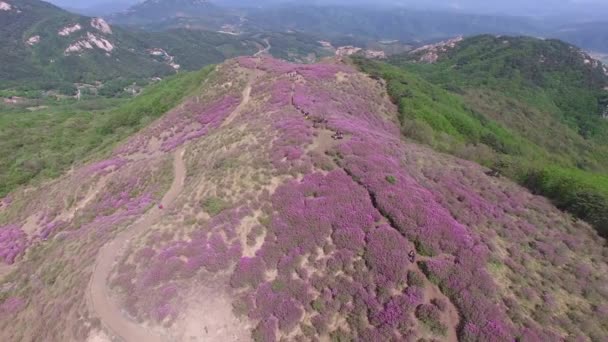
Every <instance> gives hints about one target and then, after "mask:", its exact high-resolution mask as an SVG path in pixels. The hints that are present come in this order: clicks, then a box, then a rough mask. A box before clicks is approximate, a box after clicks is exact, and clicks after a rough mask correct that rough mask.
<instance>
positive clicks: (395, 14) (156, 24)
mask: <svg viewBox="0 0 608 342" xmlns="http://www.w3.org/2000/svg"><path fill="white" fill-rule="evenodd" d="M365 4H366V2H365V1H361V2H356V3H344V2H339V1H333V2H314V1H313V2H307V3H296V2H290V1H262V2H247V1H234V0H231V1H219V0H217V1H206V0H148V1H145V2H143V3H140V4H137V5H135V6H133V7H131V8H130V9H128V10H127V11H123V12H121V13H117V14H114V15H111V16H109V17H108V20H109V21H110V22H112V23H115V24H118V25H127V26H135V27H138V28H143V29H147V30H163V29H167V28H176V27H186V28H200V29H211V30H228V31H232V32H254V31H255V32H259V31H273V32H277V31H278V32H281V31H293V30H295V31H300V32H303V33H307V34H315V35H318V36H324V37H326V38H327V37H338V36H353V37H358V38H367V39H373V40H379V39H398V40H401V41H404V42H413V41H422V42H424V41H428V40H438V39H439V40H440V39H445V38H447V37H453V36H457V35H464V36H471V35H476V34H484V33H491V34H505V35H532V36H537V37H551V38H559V39H564V40H566V41H568V42H570V43H573V44H576V45H580V46H581V47H583V48H585V49H587V50H592V51H599V52H608V28H607V27H608V25H605V23H602V22H588V21H585V22H580V21H579V20H578V19H577V18H579V17H580V16H579V15H578V14H577V15H574V14H573V15H572V16H570V17H567V16H565V15H563V14H560V15H559V16H557V14H556V16H546V17H542V18H541V17H534V16H510V15H504V14H491V13H492V12H491V11H489V10H486V11H478V12H480V13H481V12H483V13H482V14H471V13H473V12H475V11H473V10H472V7H471V6H470V5H471V4H472V2H471V1H468V2H466V1H465V2H463V3H462V6H461V7H459V8H458V9H457V10H455V9H452V10H446V9H447V5H446V4H443V5H437V6H434V7H432V8H434V10H420V9H416V6H414V4H409V3H403V2H399V3H391V2H390V1H387V2H384V3H382V4H383V5H382V6H374V7H370V6H367V5H365ZM408 4H409V5H408ZM518 4H519V3H518ZM596 5H597V4H596ZM596 5H594V6H596ZM408 6H409V7H408ZM508 6H509V7H513V8H514V7H517V6H514V5H513V4H510V5H508ZM518 6H519V5H518ZM526 6H527V5H525V6H524V5H522V6H519V8H527V7H526ZM530 6H536V7H538V4H534V5H530ZM597 6H599V5H597ZM494 7H495V8H498V7H496V6H494ZM579 7H580V8H581V9H580V11H583V10H584V11H587V12H589V11H591V12H592V9H593V8H595V7H593V6H591V5H585V6H583V5H581V6H579ZM427 8H429V7H428V6H427ZM480 8H484V7H483V6H481V7H480ZM564 8H566V7H563V6H562V5H558V6H557V7H556V8H555V12H556V13H562V12H563V10H564ZM467 11H469V12H467ZM494 13H500V11H495V12H494ZM529 13H532V12H529ZM547 13H551V11H549V12H547ZM577 13H578V12H577ZM585 13H586V12H585ZM584 18H597V16H592V15H587V14H586V15H585V16H584Z"/></svg>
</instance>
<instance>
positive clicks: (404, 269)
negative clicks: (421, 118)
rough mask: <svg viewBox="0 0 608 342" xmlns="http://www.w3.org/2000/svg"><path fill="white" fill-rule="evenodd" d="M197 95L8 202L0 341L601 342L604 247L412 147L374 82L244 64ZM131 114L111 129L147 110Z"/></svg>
mask: <svg viewBox="0 0 608 342" xmlns="http://www.w3.org/2000/svg"><path fill="white" fill-rule="evenodd" d="M180 77H181V75H180ZM195 84H196V85H195V86H194V87H193V88H190V91H189V93H188V95H187V96H186V97H185V99H183V100H181V103H178V104H175V105H173V107H172V109H170V110H168V112H167V113H166V114H165V115H163V116H161V117H159V118H158V119H157V120H155V121H153V122H150V121H148V122H149V124H148V125H145V127H144V128H143V129H141V130H139V131H136V132H133V133H132V134H130V135H129V136H128V138H126V139H125V140H123V141H122V142H120V143H118V144H116V145H114V146H115V147H114V149H113V150H112V152H109V153H107V154H105V155H98V156H97V158H98V159H97V160H96V161H91V162H86V163H85V164H81V166H76V167H74V169H73V170H71V171H70V172H68V173H66V174H64V175H63V176H61V177H59V178H57V179H56V180H54V181H51V182H47V183H44V184H41V185H39V186H37V187H33V188H29V189H25V188H21V189H18V190H16V191H13V192H12V193H11V194H10V195H9V196H7V197H6V198H5V199H4V200H3V201H2V206H1V207H0V234H1V235H0V256H1V258H2V261H3V263H4V264H6V265H5V266H3V268H2V271H3V274H5V275H4V276H3V278H2V285H1V286H0V288H1V289H2V290H1V292H0V327H1V329H0V336H1V338H2V340H5V341H19V340H49V341H66V340H98V341H110V340H114V339H122V340H126V341H161V340H171V341H186V340H203V339H209V340H214V341H225V340H250V339H252V340H256V341H278V340H284V339H286V340H315V339H319V340H330V339H333V340H339V341H344V340H362V341H390V340H395V341H397V340H398V341H402V340H408V339H413V340H418V339H427V340H447V341H456V340H463V341H514V340H522V341H557V340H562V339H581V340H587V339H589V340H601V339H602V338H603V336H606V334H607V333H608V327H607V326H606V323H605V322H606V315H607V310H606V309H607V308H606V306H605V304H604V303H606V302H608V293H607V292H606V287H605V284H606V283H607V281H608V259H607V257H606V253H605V246H604V243H605V242H604V240H602V239H601V238H600V237H598V236H597V234H596V233H595V232H594V231H593V229H592V228H591V227H590V226H589V225H587V224H586V223H584V222H582V221H575V220H572V219H571V217H570V216H569V215H567V214H565V213H563V212H561V211H560V210H558V209H557V208H555V207H554V206H552V205H551V204H550V203H549V202H548V201H547V200H545V199H543V198H541V197H538V196H535V195H533V194H531V193H530V192H528V191H526V190H525V189H524V188H522V187H520V186H518V185H516V184H515V183H513V182H511V181H509V180H508V179H506V178H500V177H492V176H490V175H487V173H488V171H489V170H488V169H486V168H485V167H482V166H479V165H478V164H475V163H472V162H468V161H464V160H462V159H458V158H455V157H452V156H449V155H446V154H443V153H439V152H436V151H434V150H432V149H430V148H428V147H424V146H422V145H419V144H417V143H416V142H414V141H413V140H411V139H407V138H406V139H404V138H403V136H402V133H401V129H400V121H399V116H400V115H399V113H398V111H397V107H396V106H395V105H393V104H392V103H391V102H390V99H389V97H388V96H387V94H386V92H385V89H384V87H383V85H382V83H381V82H378V80H374V79H373V78H370V77H368V76H367V75H365V74H362V73H359V72H357V71H355V70H354V69H353V68H352V67H350V66H348V65H345V64H339V63H336V62H335V61H327V62H326V63H323V64H311V65H296V64H289V63H286V62H283V61H279V60H275V59H269V58H253V57H243V58H239V59H235V60H230V61H228V62H226V63H224V64H222V65H219V66H218V67H217V68H215V70H214V71H212V72H211V73H204V74H199V76H197V77H196V82H195ZM415 86H416V84H415V83H414V82H410V83H408V87H412V91H415V89H416V88H414V87H415ZM171 89H173V87H162V89H157V90H159V93H157V95H158V96H159V97H158V98H159V99H163V98H164V97H163V96H162V93H163V92H165V91H170V90H171ZM433 89H434V88H433ZM436 95H437V96H439V95H441V93H437V94H436ZM142 96H143V95H142ZM137 100H139V99H138V98H136V99H134V100H133V101H137ZM439 100H440V99H438V101H439ZM140 104H141V103H140ZM131 113H132V115H131V116H130V118H129V120H125V121H124V122H122V123H121V122H115V123H114V124H115V125H116V126H114V127H115V128H116V129H117V130H118V131H120V130H121V128H120V127H121V125H123V124H126V123H127V122H129V121H132V120H135V121H139V120H138V119H139V118H140V116H141V115H146V113H147V111H134V112H131ZM142 127H143V126H142Z"/></svg>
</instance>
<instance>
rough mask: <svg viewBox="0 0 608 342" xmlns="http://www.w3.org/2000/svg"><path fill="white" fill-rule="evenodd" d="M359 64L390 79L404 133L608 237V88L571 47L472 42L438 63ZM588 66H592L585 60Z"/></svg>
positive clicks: (406, 59)
mask: <svg viewBox="0 0 608 342" xmlns="http://www.w3.org/2000/svg"><path fill="white" fill-rule="evenodd" d="M417 57H418V56H411V55H408V56H401V57H399V58H396V59H393V60H391V61H390V64H387V63H381V62H373V61H368V60H363V59H357V60H356V63H357V64H358V65H359V66H360V67H361V68H362V69H363V70H364V71H366V72H368V73H370V74H372V75H375V76H377V77H382V78H384V79H385V80H386V81H387V85H388V91H389V94H390V95H391V97H392V98H393V99H394V101H395V102H397V103H398V105H399V111H400V114H401V118H400V119H401V124H402V130H403V132H404V134H405V135H407V136H410V137H413V138H415V139H417V140H419V141H422V142H424V143H426V144H429V145H431V146H433V147H435V148H437V149H439V150H442V151H445V152H449V153H453V154H455V155H458V156H460V157H463V158H467V159H470V160H475V161H478V162H480V163H482V164H485V165H487V166H490V167H493V168H497V169H500V170H501V171H502V172H503V173H505V174H506V175H508V176H510V177H512V178H514V179H516V180H518V181H520V182H521V183H522V184H525V185H527V186H529V187H530V188H531V189H532V190H534V191H536V192H538V193H541V194H544V195H546V196H548V197H550V198H551V199H553V200H554V201H555V202H556V204H557V205H558V206H559V207H561V208H562V209H566V210H569V211H570V212H572V213H573V214H575V215H577V216H578V217H580V218H584V219H586V220H588V221H589V222H591V223H592V224H594V226H595V227H596V229H598V231H599V232H600V233H601V234H603V235H606V234H608V217H606V215H605V214H604V213H606V212H608V176H607V175H606V174H607V173H608V144H606V136H608V122H606V121H605V120H604V119H602V118H601V113H602V111H603V110H604V108H605V106H606V104H607V99H608V97H607V94H608V93H606V91H605V90H604V89H603V88H604V87H605V86H606V84H608V77H606V75H605V74H604V71H603V69H602V68H603V66H602V65H601V64H596V63H595V62H590V61H589V59H588V58H587V56H586V55H584V54H582V53H581V52H580V50H578V49H576V48H574V47H572V46H570V45H567V44H565V43H562V42H559V41H554V40H548V41H541V40H537V39H533V38H509V37H501V38H497V37H493V36H479V37H474V38H470V39H465V40H464V41H463V42H462V43H460V44H459V45H458V46H457V47H456V48H455V49H453V50H451V51H448V52H447V53H445V54H444V55H443V56H441V57H440V59H439V61H438V62H437V63H436V64H418V63H412V60H413V59H415V58H417ZM586 60H587V61H586Z"/></svg>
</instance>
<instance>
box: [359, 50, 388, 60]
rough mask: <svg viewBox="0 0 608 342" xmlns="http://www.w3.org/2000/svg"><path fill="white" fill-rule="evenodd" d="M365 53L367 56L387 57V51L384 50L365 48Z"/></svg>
mask: <svg viewBox="0 0 608 342" xmlns="http://www.w3.org/2000/svg"><path fill="white" fill-rule="evenodd" d="M363 54H364V55H365V57H366V58H380V59H382V58H386V53H385V52H384V51H382V50H365V51H364V52H363Z"/></svg>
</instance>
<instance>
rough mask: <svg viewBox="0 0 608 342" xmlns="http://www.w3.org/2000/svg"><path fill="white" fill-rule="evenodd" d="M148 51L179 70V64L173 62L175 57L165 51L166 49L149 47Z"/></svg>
mask: <svg viewBox="0 0 608 342" xmlns="http://www.w3.org/2000/svg"><path fill="white" fill-rule="evenodd" d="M148 53H149V54H150V55H152V56H156V57H161V59H162V61H163V62H164V63H165V64H167V65H169V66H170V67H172V68H173V69H175V70H179V69H180V68H181V65H179V64H177V63H175V57H173V56H171V55H170V54H168V53H167V51H165V50H163V49H161V48H154V49H150V50H148Z"/></svg>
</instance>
